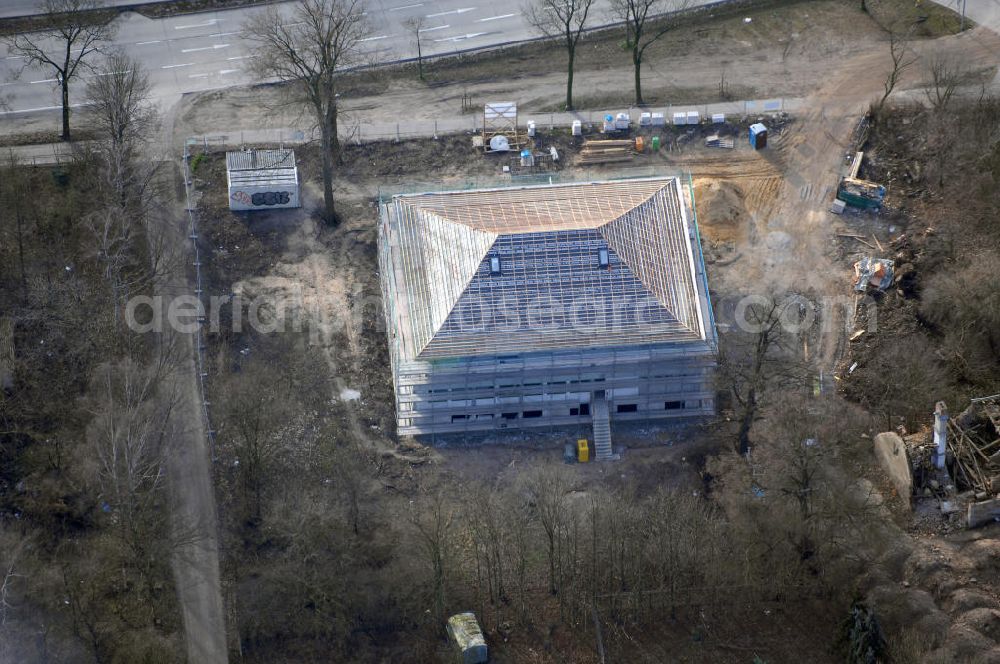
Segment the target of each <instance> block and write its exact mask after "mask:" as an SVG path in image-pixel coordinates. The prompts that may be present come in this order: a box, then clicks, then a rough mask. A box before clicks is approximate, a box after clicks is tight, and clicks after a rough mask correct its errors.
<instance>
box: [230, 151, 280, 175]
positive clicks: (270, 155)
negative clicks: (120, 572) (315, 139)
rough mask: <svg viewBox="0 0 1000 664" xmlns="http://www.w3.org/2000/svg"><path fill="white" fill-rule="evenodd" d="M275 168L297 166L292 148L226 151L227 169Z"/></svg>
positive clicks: (255, 169) (252, 169)
mask: <svg viewBox="0 0 1000 664" xmlns="http://www.w3.org/2000/svg"><path fill="white" fill-rule="evenodd" d="M275 168H281V169H284V168H295V152H293V151H292V150H238V151H236V152H227V153H226V170H228V171H230V172H232V171H257V170H268V169H275Z"/></svg>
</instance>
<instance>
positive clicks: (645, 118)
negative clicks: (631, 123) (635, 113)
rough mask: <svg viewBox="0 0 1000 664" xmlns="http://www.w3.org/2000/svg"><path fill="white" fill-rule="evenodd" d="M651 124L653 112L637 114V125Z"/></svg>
mask: <svg viewBox="0 0 1000 664" xmlns="http://www.w3.org/2000/svg"><path fill="white" fill-rule="evenodd" d="M651 124H653V114H652V113H641V114H640V115H639V126H640V127H648V126H650V125H651Z"/></svg>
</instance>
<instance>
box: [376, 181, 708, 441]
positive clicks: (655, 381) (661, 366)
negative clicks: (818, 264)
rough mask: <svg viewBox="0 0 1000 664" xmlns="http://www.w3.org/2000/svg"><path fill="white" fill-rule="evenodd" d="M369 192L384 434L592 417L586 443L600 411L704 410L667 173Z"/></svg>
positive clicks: (689, 207) (677, 217) (701, 348)
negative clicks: (391, 425) (375, 236)
mask: <svg viewBox="0 0 1000 664" xmlns="http://www.w3.org/2000/svg"><path fill="white" fill-rule="evenodd" d="M380 207H381V220H380V224H379V262H380V270H381V282H382V295H383V301H384V303H385V312H386V319H387V329H388V337H389V345H390V353H391V358H392V372H393V380H394V384H395V390H396V413H397V419H398V431H399V433H401V434H428V433H446V432H462V431H481V430H493V429H505V428H519V427H533V426H560V425H579V424H590V423H592V424H593V426H594V434H595V435H594V442H595V449H596V452H597V456H598V458H601V457H606V456H609V455H610V454H611V445H610V437H609V436H610V422H613V421H617V420H647V419H653V418H673V417H690V416H704V415H709V414H712V413H713V412H714V408H715V404H714V389H713V380H712V373H713V370H714V367H715V364H716V348H717V339H716V334H715V326H714V319H713V316H712V311H711V303H710V301H709V296H708V289H707V285H706V281H705V273H704V264H703V261H702V258H701V249H700V245H699V241H698V235H697V225H696V223H695V217H694V208H693V202H692V199H691V197H690V188H689V187H688V186H686V185H685V184H682V182H681V181H680V179H679V178H677V177H658V178H650V179H640V180H620V181H606V182H586V183H571V184H555V185H551V184H550V185H542V186H522V187H508V188H499V189H479V190H465V191H444V192H432V193H422V194H399V195H396V196H393V197H391V198H388V199H383V200H382V202H381V206H380ZM609 421H610V422H609Z"/></svg>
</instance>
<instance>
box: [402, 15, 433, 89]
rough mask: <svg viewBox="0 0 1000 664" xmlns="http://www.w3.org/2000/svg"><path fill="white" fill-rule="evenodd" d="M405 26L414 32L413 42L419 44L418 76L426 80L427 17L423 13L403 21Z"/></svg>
mask: <svg viewBox="0 0 1000 664" xmlns="http://www.w3.org/2000/svg"><path fill="white" fill-rule="evenodd" d="M403 27H404V28H406V29H407V30H409V31H410V32H411V33H412V34H413V43H414V44H416V46H417V77H418V78H420V80H421V81H422V80H424V48H423V46H424V43H423V39H424V36H423V34H422V33H423V31H424V28H426V27H427V17H426V16H424V15H423V14H420V15H419V16H414V17H412V18H408V19H406V20H405V21H403Z"/></svg>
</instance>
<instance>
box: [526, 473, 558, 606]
mask: <svg viewBox="0 0 1000 664" xmlns="http://www.w3.org/2000/svg"><path fill="white" fill-rule="evenodd" d="M524 484H525V490H526V491H527V494H528V500H529V502H530V506H531V508H532V510H533V511H534V514H535V516H536V518H537V519H538V521H539V523H541V525H542V529H543V530H544V531H545V539H546V544H547V552H548V558H549V592H550V593H552V594H553V595H555V594H556V593H557V592H558V591H559V584H558V583H557V579H556V545H557V543H558V540H559V537H560V536H561V534H562V531H563V529H564V528H565V527H566V524H567V522H568V517H569V503H568V502H567V499H566V493H567V492H568V491H569V477H567V474H566V471H565V469H564V468H563V467H562V466H536V467H535V468H533V469H532V470H531V471H530V472H529V473H528V474H527V475H525V477H524Z"/></svg>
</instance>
